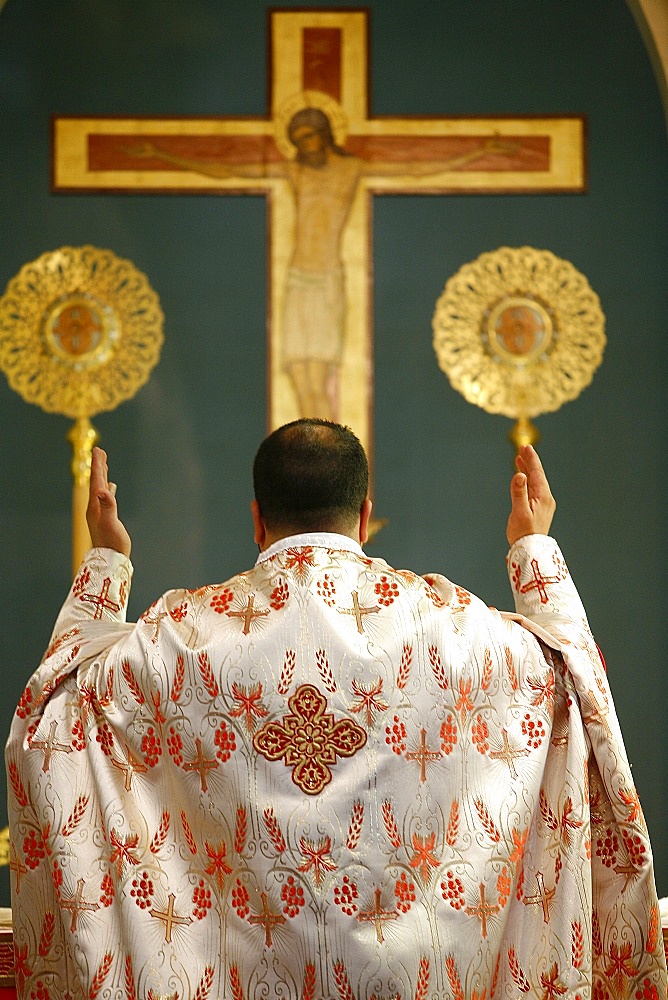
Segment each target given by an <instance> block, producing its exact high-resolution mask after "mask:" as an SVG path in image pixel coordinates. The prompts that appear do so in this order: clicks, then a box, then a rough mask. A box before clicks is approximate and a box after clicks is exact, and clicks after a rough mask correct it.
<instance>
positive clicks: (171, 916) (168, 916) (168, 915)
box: [149, 892, 193, 944]
mask: <svg viewBox="0 0 668 1000" xmlns="http://www.w3.org/2000/svg"><path fill="white" fill-rule="evenodd" d="M175 902H176V896H175V895H174V893H173V892H170V894H169V896H168V897H167V909H166V910H158V909H156V908H155V907H153V909H152V910H150V911H149V912H150V914H151V916H152V917H156V918H157V919H158V920H162V921H163V923H164V925H165V941H166V942H167V943H168V944H169V942H170V941H171V940H172V927H173V926H174V925H175V924H177V925H184V926H185V925H186V924H191V923H192V922H193V921H192V917H177V916H176V914H175V913H174V903H175Z"/></svg>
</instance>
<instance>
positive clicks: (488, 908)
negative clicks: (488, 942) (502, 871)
mask: <svg viewBox="0 0 668 1000" xmlns="http://www.w3.org/2000/svg"><path fill="white" fill-rule="evenodd" d="M478 890H479V892H480V897H479V899H478V902H477V903H476V905H475V906H467V907H466V911H465V912H466V913H468V914H469V916H471V917H478V919H479V920H480V933H481V934H482V936H483V937H484V938H486V937H487V918H488V917H491V916H493V915H494V914H495V913H498V912H499V906H498V904H496V905H494V906H492V904H491V903H488V902H487V900H486V898H485V883H484V882H481V883H480V885H479V886H478Z"/></svg>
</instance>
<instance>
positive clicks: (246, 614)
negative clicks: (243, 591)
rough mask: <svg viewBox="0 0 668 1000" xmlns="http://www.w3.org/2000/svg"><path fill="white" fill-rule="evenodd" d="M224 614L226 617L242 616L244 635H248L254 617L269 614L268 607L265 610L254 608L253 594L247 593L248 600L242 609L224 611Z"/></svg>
mask: <svg viewBox="0 0 668 1000" xmlns="http://www.w3.org/2000/svg"><path fill="white" fill-rule="evenodd" d="M225 614H226V615H227V617H228V618H243V622H244V627H243V629H242V631H243V634H244V635H248V633H249V632H250V627H251V624H252V623H253V622H254V621H255V619H256V618H264V617H265V616H266V615H268V614H269V609H267V610H266V611H256V610H255V594H249V595H248V602H247V604H246V607H245V608H243V610H242V611H226V612H225Z"/></svg>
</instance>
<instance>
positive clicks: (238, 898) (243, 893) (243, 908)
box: [232, 879, 250, 919]
mask: <svg viewBox="0 0 668 1000" xmlns="http://www.w3.org/2000/svg"><path fill="white" fill-rule="evenodd" d="M232 907H233V908H234V909H235V910H236V912H237V916H238V917H241V918H242V919H243V918H244V917H247V916H248V914H249V913H250V907H249V905H248V889H247V888H246V886H245V885H243V883H241V882H240V881H239V879H237V880H236V882H235V884H234V888H233V889H232Z"/></svg>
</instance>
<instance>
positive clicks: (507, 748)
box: [489, 729, 529, 778]
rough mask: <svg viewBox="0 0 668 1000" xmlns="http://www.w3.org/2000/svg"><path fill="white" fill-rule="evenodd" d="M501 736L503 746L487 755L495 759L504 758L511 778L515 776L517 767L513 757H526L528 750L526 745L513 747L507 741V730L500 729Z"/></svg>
mask: <svg viewBox="0 0 668 1000" xmlns="http://www.w3.org/2000/svg"><path fill="white" fill-rule="evenodd" d="M501 736H502V738H503V747H502V748H501V750H491V751H490V754H489V756H490V757H493V758H494V759H495V760H505V762H506V764H507V765H508V768H509V770H510V773H511V774H512V776H513V778H516V777H517V768H516V767H515V759H516V758H517V757H528V756H529V751H528V750H527V749H526V747H521V748H520V749H513V747H511V745H510V743H509V742H508V730H507V729H502V730H501Z"/></svg>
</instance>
